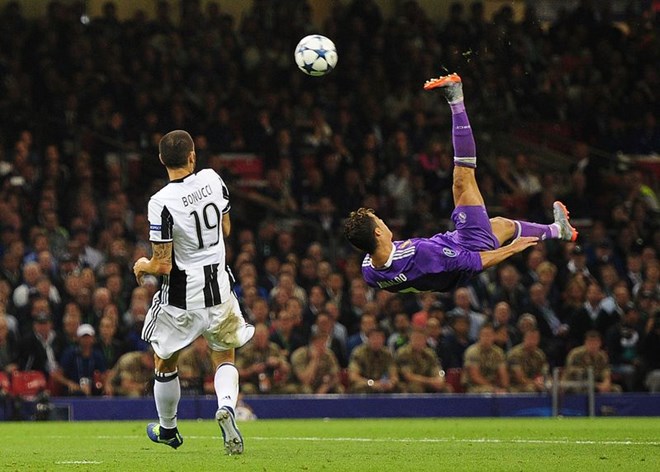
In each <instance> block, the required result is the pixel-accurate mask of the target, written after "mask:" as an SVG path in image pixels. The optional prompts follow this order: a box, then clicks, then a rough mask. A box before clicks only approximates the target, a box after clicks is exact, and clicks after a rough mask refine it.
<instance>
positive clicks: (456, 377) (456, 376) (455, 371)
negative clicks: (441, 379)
mask: <svg viewBox="0 0 660 472" xmlns="http://www.w3.org/2000/svg"><path fill="white" fill-rule="evenodd" d="M462 372H463V369H461V368H460V367H454V368H451V369H447V370H446V371H445V381H446V382H447V383H448V384H449V385H451V386H452V387H453V389H454V393H463V392H464V391H465V389H463V385H462V384H461V373H462Z"/></svg>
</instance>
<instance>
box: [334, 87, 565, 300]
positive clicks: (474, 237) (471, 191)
mask: <svg viewBox="0 0 660 472" xmlns="http://www.w3.org/2000/svg"><path fill="white" fill-rule="evenodd" d="M424 89H425V90H431V89H439V90H440V91H441V92H442V93H443V94H444V96H445V98H446V99H447V102H448V103H449V106H450V108H451V112H452V142H453V145H454V174H453V186H452V191H453V197H454V205H455V209H454V211H453V213H452V215H451V217H452V220H453V221H454V224H455V228H456V229H455V230H454V231H450V232H447V233H440V234H436V235H434V236H432V237H431V238H416V239H408V240H406V241H392V232H391V231H390V229H389V228H388V227H387V225H386V224H385V223H384V222H383V220H381V219H380V218H378V217H377V216H376V215H375V214H374V211H373V210H371V209H368V208H360V209H359V210H357V211H354V212H352V213H351V215H350V217H349V218H348V220H347V222H346V225H345V228H344V234H345V236H346V238H347V239H348V240H349V241H350V242H351V244H353V245H354V246H355V247H356V248H358V249H360V250H362V251H364V252H366V253H367V255H366V257H365V258H364V260H363V262H362V274H363V276H364V279H365V280H366V281H367V283H368V284H369V285H370V286H372V287H375V288H381V289H384V290H387V291H390V292H424V291H438V292H442V291H448V290H451V289H453V288H455V287H456V286H458V285H460V284H463V283H464V282H466V281H467V280H469V279H470V278H471V277H473V276H474V275H476V274H478V273H479V272H480V271H482V270H484V269H486V268H488V267H492V266H494V265H496V264H498V263H500V262H502V261H503V260H505V259H507V258H508V257H511V256H512V255H514V254H516V253H518V252H521V251H524V250H525V249H527V248H528V247H530V246H533V245H535V244H536V243H537V242H538V241H539V240H544V239H563V240H567V241H575V239H576V238H577V231H576V230H575V228H573V227H572V226H571V225H570V223H569V221H568V211H567V210H566V208H565V207H564V205H563V204H562V203H561V202H555V203H554V205H553V211H554V217H555V221H554V223H552V224H549V225H542V224H536V223H528V222H525V221H516V220H510V219H507V218H501V217H497V218H490V219H489V217H488V213H487V212H486V207H485V204H484V200H483V197H482V196H481V192H480V191H479V187H478V186H477V181H476V179H475V169H476V167H477V157H476V156H477V154H476V146H475V143H474V137H473V135H472V128H471V127H470V122H469V120H468V116H467V113H466V111H465V103H464V100H463V86H462V81H461V78H460V77H459V76H458V75H457V74H450V75H447V76H443V77H439V78H437V79H432V80H428V81H427V82H426V83H425V84H424ZM509 240H512V242H510V243H509V244H506V245H504V243H506V242H507V241H509Z"/></svg>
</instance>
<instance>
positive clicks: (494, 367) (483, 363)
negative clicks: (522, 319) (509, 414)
mask: <svg viewBox="0 0 660 472" xmlns="http://www.w3.org/2000/svg"><path fill="white" fill-rule="evenodd" d="M464 358H465V361H464V365H463V373H462V379H461V383H462V384H463V385H465V391H466V392H468V393H506V392H507V391H508V390H509V373H508V371H507V367H506V357H505V356H504V352H503V351H502V349H500V348H499V347H497V346H496V345H495V330H494V329H493V325H492V324H490V323H485V324H484V325H483V326H482V327H481V329H480V330H479V340H478V341H477V342H476V343H475V344H473V345H472V346H470V347H469V348H467V350H466V351H465V356H464Z"/></svg>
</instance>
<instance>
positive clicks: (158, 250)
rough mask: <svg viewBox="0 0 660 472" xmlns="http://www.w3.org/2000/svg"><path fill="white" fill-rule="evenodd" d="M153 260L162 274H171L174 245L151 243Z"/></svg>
mask: <svg viewBox="0 0 660 472" xmlns="http://www.w3.org/2000/svg"><path fill="white" fill-rule="evenodd" d="M151 251H152V253H153V256H152V257H151V260H152V261H153V262H155V263H156V264H157V266H158V269H160V270H159V272H160V274H169V273H170V270H172V243H171V242H170V243H151Z"/></svg>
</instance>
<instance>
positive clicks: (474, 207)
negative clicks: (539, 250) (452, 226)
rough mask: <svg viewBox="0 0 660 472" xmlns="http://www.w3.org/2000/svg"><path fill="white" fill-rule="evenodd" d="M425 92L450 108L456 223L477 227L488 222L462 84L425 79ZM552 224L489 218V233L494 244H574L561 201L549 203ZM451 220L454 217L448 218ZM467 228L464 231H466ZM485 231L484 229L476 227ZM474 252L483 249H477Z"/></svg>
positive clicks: (457, 79) (453, 80) (455, 77)
mask: <svg viewBox="0 0 660 472" xmlns="http://www.w3.org/2000/svg"><path fill="white" fill-rule="evenodd" d="M424 89H425V90H432V89H438V90H440V91H441V92H442V93H443V95H444V96H445V98H446V99H447V102H448V103H449V107H450V108H451V113H452V144H453V146H454V173H453V185H452V193H453V196H454V206H455V208H456V210H455V211H454V213H455V214H457V217H458V220H459V222H460V219H461V218H470V217H472V218H474V219H475V220H476V221H475V223H476V225H475V226H477V227H478V226H480V225H482V226H483V224H484V223H485V221H483V220H484V215H485V219H488V216H487V213H486V210H485V204H484V199H483V197H482V195H481V192H480V191H479V186H478V185H477V180H476V177H475V170H476V167H477V152H476V144H475V141H474V136H473V134H472V128H471V126H470V121H469V119H468V115H467V111H466V109H465V101H464V97H463V83H462V80H461V78H460V76H459V75H458V74H449V75H446V76H442V77H438V78H437V79H430V80H427V81H426V83H425V84H424ZM553 212H554V217H555V221H554V223H552V224H549V225H544V224H537V223H529V222H526V221H518V220H511V219H508V218H502V217H495V218H490V226H491V228H492V234H493V235H494V237H495V238H496V239H497V242H498V245H501V244H503V243H504V242H506V241H509V240H510V239H515V238H518V237H520V236H536V237H538V238H540V239H564V240H568V241H574V240H575V239H576V238H577V231H576V230H575V228H573V227H572V226H571V225H570V223H569V219H568V210H567V209H566V207H565V206H564V205H563V204H562V203H561V202H555V203H554V204H553ZM452 217H453V218H454V215H452ZM466 229H467V228H466ZM480 229H484V230H485V229H486V228H480ZM474 236H476V237H478V238H479V237H480V236H481V238H480V239H484V238H483V237H484V236H485V239H486V240H487V239H488V235H487V234H484V235H477V234H475V235H474ZM478 249H485V248H482V247H479V248H478Z"/></svg>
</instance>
